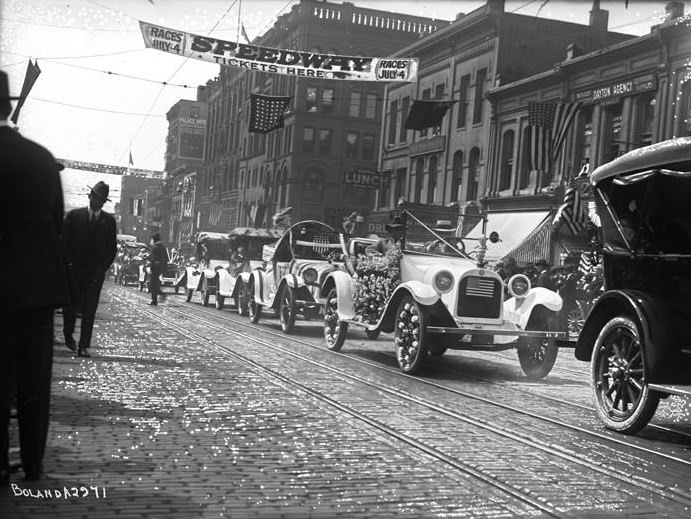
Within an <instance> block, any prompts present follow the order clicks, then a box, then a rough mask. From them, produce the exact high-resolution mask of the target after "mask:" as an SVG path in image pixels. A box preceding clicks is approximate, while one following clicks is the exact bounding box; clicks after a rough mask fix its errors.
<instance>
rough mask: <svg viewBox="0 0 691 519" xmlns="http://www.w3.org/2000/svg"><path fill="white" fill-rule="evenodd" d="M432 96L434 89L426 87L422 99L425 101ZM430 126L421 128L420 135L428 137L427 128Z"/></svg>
mask: <svg viewBox="0 0 691 519" xmlns="http://www.w3.org/2000/svg"><path fill="white" fill-rule="evenodd" d="M431 96H432V90H431V89H429V88H426V89H424V90H423V91H422V100H423V101H428V100H429V99H430V98H431ZM428 129H429V128H425V129H424V130H420V137H421V138H422V137H427V130H428Z"/></svg>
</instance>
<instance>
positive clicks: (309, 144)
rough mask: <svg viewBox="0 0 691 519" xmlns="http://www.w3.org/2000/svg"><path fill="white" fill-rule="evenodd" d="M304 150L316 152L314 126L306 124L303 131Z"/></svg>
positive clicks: (305, 151)
mask: <svg viewBox="0 0 691 519" xmlns="http://www.w3.org/2000/svg"><path fill="white" fill-rule="evenodd" d="M302 151H303V152H304V153H313V152H314V128H310V127H309V126H306V127H305V129H304V130H303V133H302Z"/></svg>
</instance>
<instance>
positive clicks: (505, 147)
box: [498, 130, 514, 191]
mask: <svg viewBox="0 0 691 519" xmlns="http://www.w3.org/2000/svg"><path fill="white" fill-rule="evenodd" d="M513 140H514V139H513V130H507V131H505V132H504V136H503V137H502V140H501V164H500V168H501V169H500V171H499V186H498V187H499V191H506V190H507V189H510V188H511V176H512V174H513Z"/></svg>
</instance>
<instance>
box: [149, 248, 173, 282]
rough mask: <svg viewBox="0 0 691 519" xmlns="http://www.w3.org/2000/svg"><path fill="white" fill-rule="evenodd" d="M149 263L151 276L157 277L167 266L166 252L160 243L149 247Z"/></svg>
mask: <svg viewBox="0 0 691 519" xmlns="http://www.w3.org/2000/svg"><path fill="white" fill-rule="evenodd" d="M149 261H151V273H152V274H154V275H158V274H162V273H163V271H164V270H165V268H166V265H167V264H168V251H167V250H166V248H165V246H164V245H163V244H162V243H161V242H160V241H158V242H156V243H154V244H153V245H152V246H151V254H150V255H149Z"/></svg>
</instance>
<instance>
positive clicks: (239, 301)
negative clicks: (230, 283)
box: [235, 281, 250, 315]
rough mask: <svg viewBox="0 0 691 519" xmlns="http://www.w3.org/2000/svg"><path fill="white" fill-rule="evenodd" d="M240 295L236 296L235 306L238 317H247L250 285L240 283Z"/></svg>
mask: <svg viewBox="0 0 691 519" xmlns="http://www.w3.org/2000/svg"><path fill="white" fill-rule="evenodd" d="M238 283H240V286H239V287H238V289H237V290H238V295H237V296H235V306H236V308H237V309H238V315H247V304H248V303H249V297H250V296H249V293H248V289H249V285H245V284H244V283H243V282H242V281H238Z"/></svg>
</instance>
